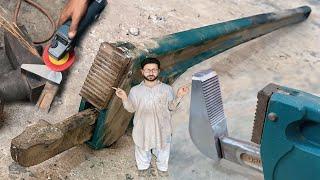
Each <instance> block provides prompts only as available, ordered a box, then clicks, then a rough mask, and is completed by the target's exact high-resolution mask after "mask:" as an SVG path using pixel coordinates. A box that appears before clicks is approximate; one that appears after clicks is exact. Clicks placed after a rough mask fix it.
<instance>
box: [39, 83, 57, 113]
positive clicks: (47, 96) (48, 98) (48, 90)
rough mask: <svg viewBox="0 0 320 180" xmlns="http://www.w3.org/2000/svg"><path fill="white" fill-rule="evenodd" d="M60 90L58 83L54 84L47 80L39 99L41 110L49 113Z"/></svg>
mask: <svg viewBox="0 0 320 180" xmlns="http://www.w3.org/2000/svg"><path fill="white" fill-rule="evenodd" d="M58 90H59V85H58V84H54V83H51V82H49V81H47V82H46V84H45V86H44V88H43V90H42V92H41V95H40V97H39V99H38V102H37V104H36V106H37V107H38V108H39V109H40V110H42V111H44V112H47V113H48V112H49V110H50V107H51V104H52V102H53V100H54V98H55V96H56V94H57V92H58Z"/></svg>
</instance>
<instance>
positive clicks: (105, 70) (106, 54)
mask: <svg viewBox="0 0 320 180" xmlns="http://www.w3.org/2000/svg"><path fill="white" fill-rule="evenodd" d="M128 62H129V59H128V58H127V57H126V56H125V55H124V53H123V52H122V51H121V50H120V49H119V48H116V47H115V46H112V45H110V44H108V43H102V44H101V46H100V49H99V51H98V53H97V55H96V57H95V59H94V62H93V64H92V66H91V68H90V71H89V73H88V75H87V78H86V80H85V82H84V84H83V86H82V89H81V92H80V95H81V96H82V97H83V98H84V99H85V100H86V101H88V102H90V103H91V104H92V105H94V106H95V107H96V108H98V109H100V110H101V109H105V108H107V105H108V103H109V101H110V99H111V96H112V95H113V94H114V90H113V89H112V88H111V87H113V86H116V87H117V86H118V84H119V82H120V80H121V79H122V76H123V74H124V72H125V69H126V67H127V64H128Z"/></svg>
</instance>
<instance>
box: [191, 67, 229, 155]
mask: <svg viewBox="0 0 320 180" xmlns="http://www.w3.org/2000/svg"><path fill="white" fill-rule="evenodd" d="M189 132H190V136H191V139H192V141H193V143H194V144H195V145H196V147H197V148H198V149H199V150H200V152H202V153H203V154H204V155H206V156H208V157H210V158H211V159H213V160H216V161H218V160H220V159H221V158H222V154H221V146H220V143H219V137H222V136H227V134H228V130H227V123H226V118H225V115H224V111H223V103H222V98H221V91H220V85H219V79H218V75H217V74H216V73H215V72H214V71H213V70H211V69H209V70H205V71H202V72H199V73H196V74H194V75H193V77H192V91H191V103H190V121H189Z"/></svg>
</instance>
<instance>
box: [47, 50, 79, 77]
mask: <svg viewBox="0 0 320 180" xmlns="http://www.w3.org/2000/svg"><path fill="white" fill-rule="evenodd" d="M48 50H49V46H46V47H45V49H44V51H43V54H42V59H43V61H44V63H45V64H46V66H48V67H49V68H50V69H51V70H53V71H57V72H61V71H64V70H67V69H68V68H69V67H70V66H71V65H72V64H73V63H74V61H75V54H74V51H71V52H68V53H66V55H65V56H64V57H63V58H62V59H60V60H57V59H55V58H54V57H52V56H50V54H49V52H48Z"/></svg>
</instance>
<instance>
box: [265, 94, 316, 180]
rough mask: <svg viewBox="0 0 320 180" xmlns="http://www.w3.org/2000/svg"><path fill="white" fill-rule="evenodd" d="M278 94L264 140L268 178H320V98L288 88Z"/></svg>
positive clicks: (273, 99)
mask: <svg viewBox="0 0 320 180" xmlns="http://www.w3.org/2000/svg"><path fill="white" fill-rule="evenodd" d="M283 91H284V92H278V93H274V94H273V95H272V96H271V98H270V101H269V105H268V110H267V114H268V113H271V112H273V113H276V115H277V117H278V118H277V120H276V121H271V120H269V119H268V118H267V117H266V118H265V123H264V129H263V134H262V140H261V160H262V164H263V172H264V178H265V179H266V180H275V179H280V180H282V179H290V180H301V179H320V97H317V96H314V95H311V94H308V93H305V92H301V91H298V90H294V89H289V88H284V89H283Z"/></svg>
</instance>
